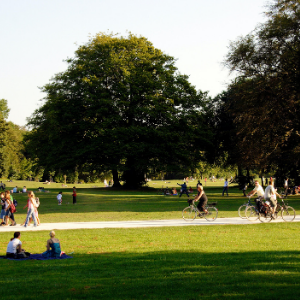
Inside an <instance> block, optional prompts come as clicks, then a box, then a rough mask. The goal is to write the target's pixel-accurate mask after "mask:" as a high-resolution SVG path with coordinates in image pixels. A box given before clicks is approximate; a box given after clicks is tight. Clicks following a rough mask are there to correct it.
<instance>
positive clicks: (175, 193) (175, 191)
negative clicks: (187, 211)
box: [172, 187, 178, 196]
mask: <svg viewBox="0 0 300 300" xmlns="http://www.w3.org/2000/svg"><path fill="white" fill-rule="evenodd" d="M172 195H173V196H177V195H178V193H177V190H176V189H175V188H174V187H173V188H172Z"/></svg>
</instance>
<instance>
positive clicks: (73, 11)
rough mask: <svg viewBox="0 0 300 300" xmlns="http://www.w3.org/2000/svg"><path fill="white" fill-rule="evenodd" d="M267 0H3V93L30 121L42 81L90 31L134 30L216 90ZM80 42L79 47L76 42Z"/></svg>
mask: <svg viewBox="0 0 300 300" xmlns="http://www.w3.org/2000/svg"><path fill="white" fill-rule="evenodd" d="M266 3H267V1H266V0H173V1H170V0H152V1H148V0H147V1H146V0H145V1H144V0H139V1H138V0H111V1H107V0H105V1H104V0H51V1H50V0H0V28H1V29H0V38H1V39H0V40H1V46H0V99H1V98H4V99H7V100H8V106H9V108H10V109H11V112H10V116H9V120H10V121H13V122H14V123H16V124H18V125H25V124H26V118H27V117H29V116H31V114H32V113H33V112H34V110H35V109H36V108H38V107H39V106H40V105H41V102H40V101H39V100H40V99H42V98H43V97H44V95H43V94H42V93H41V92H40V90H39V89H38V87H39V86H43V85H44V84H46V83H48V82H49V79H50V78H51V77H52V76H53V75H54V74H56V73H58V72H60V71H63V70H65V69H66V66H67V64H66V63H64V62H63V60H64V59H66V58H67V57H72V56H73V55H74V51H75V50H76V49H77V47H78V45H81V44H84V43H86V42H87V41H88V38H89V35H92V36H93V35H95V34H96V33H97V32H107V31H110V32H111V31H112V32H114V33H120V34H121V35H126V34H127V33H126V32H127V31H131V32H132V33H133V34H136V35H142V36H145V37H146V38H148V39H149V40H150V41H151V42H152V43H153V44H154V46H155V47H156V48H159V49H161V50H162V51H164V52H165V53H167V54H169V55H171V56H173V57H175V58H176V59H178V61H177V63H176V66H177V67H178V69H179V71H180V72H181V73H182V74H186V75H189V76H190V82H191V83H192V84H193V85H195V86H196V88H197V89H200V90H202V91H209V95H210V96H215V95H217V94H218V93H220V92H221V91H223V90H225V89H226V83H228V82H229V77H228V70H226V69H224V67H223V66H222V64H221V62H222V61H223V59H224V56H225V55H226V53H227V47H228V45H229V41H231V40H236V39H237V37H239V36H241V35H245V34H247V33H249V32H250V31H252V30H253V29H254V28H255V26H256V25H257V24H258V23H260V22H263V21H264V20H265V17H264V15H263V12H264V11H265V10H266V9H265V5H266ZM75 43H77V46H76V44H75Z"/></svg>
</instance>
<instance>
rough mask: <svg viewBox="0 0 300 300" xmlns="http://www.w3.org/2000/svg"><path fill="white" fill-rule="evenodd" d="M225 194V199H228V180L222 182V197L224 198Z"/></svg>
mask: <svg viewBox="0 0 300 300" xmlns="http://www.w3.org/2000/svg"><path fill="white" fill-rule="evenodd" d="M225 192H226V193H227V197H228V179H227V178H226V179H225V182H224V188H223V193H222V196H224V193H225Z"/></svg>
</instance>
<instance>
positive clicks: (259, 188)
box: [247, 180, 265, 198]
mask: <svg viewBox="0 0 300 300" xmlns="http://www.w3.org/2000/svg"><path fill="white" fill-rule="evenodd" d="M254 184H255V188H254V189H253V190H252V191H251V192H249V193H248V194H247V197H249V196H252V195H255V194H257V197H262V198H263V197H264V194H265V192H264V189H263V188H262V186H261V185H260V184H259V182H258V181H257V180H255V181H254Z"/></svg>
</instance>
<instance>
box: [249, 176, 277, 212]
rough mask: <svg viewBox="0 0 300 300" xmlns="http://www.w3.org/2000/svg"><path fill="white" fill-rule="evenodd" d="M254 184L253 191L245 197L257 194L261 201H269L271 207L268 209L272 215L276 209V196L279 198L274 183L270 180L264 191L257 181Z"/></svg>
mask: <svg viewBox="0 0 300 300" xmlns="http://www.w3.org/2000/svg"><path fill="white" fill-rule="evenodd" d="M254 184H255V187H254V189H253V190H252V191H251V192H250V193H248V195H247V196H248V197H249V196H253V195H255V194H257V197H258V198H259V199H261V200H262V199H264V200H265V201H269V202H270V206H271V207H270V208H271V212H272V214H273V215H274V213H275V211H276V207H277V196H278V197H279V198H280V197H281V196H280V195H279V194H278V193H277V189H275V188H274V181H273V180H272V178H271V179H270V180H269V185H268V186H267V187H266V189H265V191H264V189H263V187H262V186H261V185H260V184H259V182H258V181H257V180H255V182H254Z"/></svg>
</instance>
